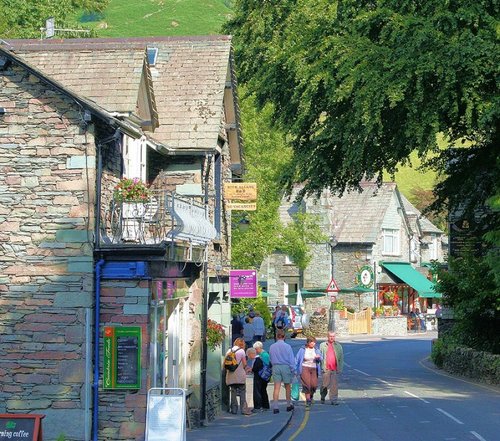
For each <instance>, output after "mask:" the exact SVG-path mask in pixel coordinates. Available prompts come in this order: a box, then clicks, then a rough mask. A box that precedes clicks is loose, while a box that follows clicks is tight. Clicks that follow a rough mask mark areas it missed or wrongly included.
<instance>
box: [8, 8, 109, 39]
mask: <svg viewBox="0 0 500 441" xmlns="http://www.w3.org/2000/svg"><path fill="white" fill-rule="evenodd" d="M109 1H110V0H37V1H26V0H0V11H2V15H1V17H0V37H1V38H4V39H5V38H40V28H42V27H44V26H45V21H46V20H47V19H48V18H50V17H54V19H55V21H56V23H58V27H60V26H63V25H64V24H65V23H69V17H71V16H72V15H73V14H75V13H76V11H78V10H79V9H83V10H85V11H87V12H91V11H94V12H102V11H103V10H104V9H106V7H107V6H108V4H109ZM72 27H73V28H74V27H75V24H72ZM65 37H66V38H67V37H68V36H67V35H66V36H65Z"/></svg>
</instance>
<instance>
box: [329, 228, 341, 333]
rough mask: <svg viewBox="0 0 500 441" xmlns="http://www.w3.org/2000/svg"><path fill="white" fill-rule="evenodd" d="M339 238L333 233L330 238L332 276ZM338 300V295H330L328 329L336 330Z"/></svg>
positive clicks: (332, 276)
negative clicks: (334, 249) (336, 302)
mask: <svg viewBox="0 0 500 441" xmlns="http://www.w3.org/2000/svg"><path fill="white" fill-rule="evenodd" d="M338 243H339V242H338V240H337V238H336V237H335V236H334V235H332V236H330V239H329V240H328V247H329V253H330V269H331V278H332V279H333V278H334V277H335V259H334V258H333V248H335V247H336V246H337V245H338ZM336 300H337V296H332V297H330V311H329V316H328V330H329V331H335V301H336Z"/></svg>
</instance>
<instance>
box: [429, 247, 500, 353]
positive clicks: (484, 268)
mask: <svg viewBox="0 0 500 441" xmlns="http://www.w3.org/2000/svg"><path fill="white" fill-rule="evenodd" d="M437 290H438V291H439V292H441V293H443V294H444V300H445V303H446V304H447V305H448V306H451V307H452V308H453V312H454V318H455V324H454V326H453V331H452V332H453V336H454V338H455V340H456V341H457V342H458V343H461V344H463V345H465V346H468V347H471V348H474V349H478V350H485V351H490V352H493V353H496V354H498V353H500V338H499V335H498V329H500V288H499V285H498V283H497V281H496V275H495V274H494V272H493V268H492V267H491V266H490V264H489V263H488V261H487V260H486V259H484V258H481V257H475V256H472V255H465V256H464V257H461V258H457V259H450V261H449V272H448V271H439V281H438V284H437Z"/></svg>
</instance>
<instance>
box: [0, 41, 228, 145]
mask: <svg viewBox="0 0 500 441" xmlns="http://www.w3.org/2000/svg"><path fill="white" fill-rule="evenodd" d="M8 44H9V45H10V46H11V47H12V48H13V50H14V52H15V53H17V54H19V55H20V56H21V57H22V58H26V59H27V58H28V57H29V59H30V62H31V63H33V64H34V65H35V66H37V65H38V63H42V66H43V69H42V68H41V70H43V71H45V69H47V70H51V71H52V72H53V75H60V78H59V81H60V82H61V83H62V84H67V86H68V88H69V87H75V88H77V87H81V88H84V87H88V84H89V83H93V81H94V80H96V76H95V75H94V74H92V76H91V78H88V77H87V74H85V73H84V72H85V71H86V70H87V69H84V68H83V67H82V64H81V62H82V61H85V63H86V64H87V65H88V66H89V68H90V67H92V68H93V69H99V70H100V69H101V68H102V69H103V70H100V72H102V76H106V75H105V73H104V71H105V70H107V71H108V74H107V75H108V77H107V78H106V79H105V80H104V79H103V81H105V82H103V83H100V85H101V87H100V89H101V90H100V91H99V92H96V91H94V90H95V89H96V87H93V88H92V90H91V91H89V93H92V94H93V98H92V99H95V100H96V102H97V101H99V102H100V103H103V104H102V105H103V107H104V108H106V109H108V110H111V109H110V108H114V109H118V108H128V109H130V106H131V102H132V101H131V100H132V98H131V96H132V95H133V94H134V91H135V92H137V87H138V83H137V76H136V74H137V73H138V70H139V68H140V67H141V68H142V65H140V64H139V58H140V54H141V53H142V54H144V50H145V48H146V47H157V48H158V49H159V51H158V58H157V63H156V65H155V66H152V67H151V75H152V80H153V90H154V96H155V100H156V107H157V111H158V117H159V127H158V128H157V129H156V130H155V131H154V133H152V134H148V135H150V136H151V138H153V140H155V141H158V142H160V143H162V144H164V145H165V146H167V147H172V148H175V149H186V150H208V149H210V150H212V149H214V148H215V147H216V145H217V139H218V135H219V133H220V130H221V117H222V115H223V106H222V104H223V98H224V90H225V86H226V81H227V80H228V72H229V71H230V62H231V60H230V56H231V37H229V36H204V37H151V38H102V39H101V38H98V39H68V40H8ZM76 53H79V54H80V55H79V56H78V57H77V55H76ZM76 58H79V59H80V60H76ZM37 59H38V60H39V61H37ZM50 59H52V60H54V59H55V60H57V64H58V65H61V69H60V70H59V69H56V67H55V66H51V65H50ZM66 62H68V63H70V64H68V66H69V68H66V71H64V63H66ZM71 63H73V64H71ZM101 63H102V64H101ZM53 64H56V63H53ZM74 66H80V67H81V69H80V70H78V69H77V71H76V72H75V68H74ZM78 81H81V82H82V84H81V85H79V84H78ZM93 85H94V86H97V84H93ZM122 88H123V90H121V89H122ZM80 93H81V92H80ZM116 95H118V96H116ZM136 96H137V94H136ZM89 98H90V97H89ZM134 107H135V102H134Z"/></svg>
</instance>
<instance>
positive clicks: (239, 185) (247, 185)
mask: <svg viewBox="0 0 500 441" xmlns="http://www.w3.org/2000/svg"><path fill="white" fill-rule="evenodd" d="M224 198H225V199H226V200H229V201H232V200H236V201H255V200H256V199H257V183H255V182H225V183H224Z"/></svg>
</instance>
